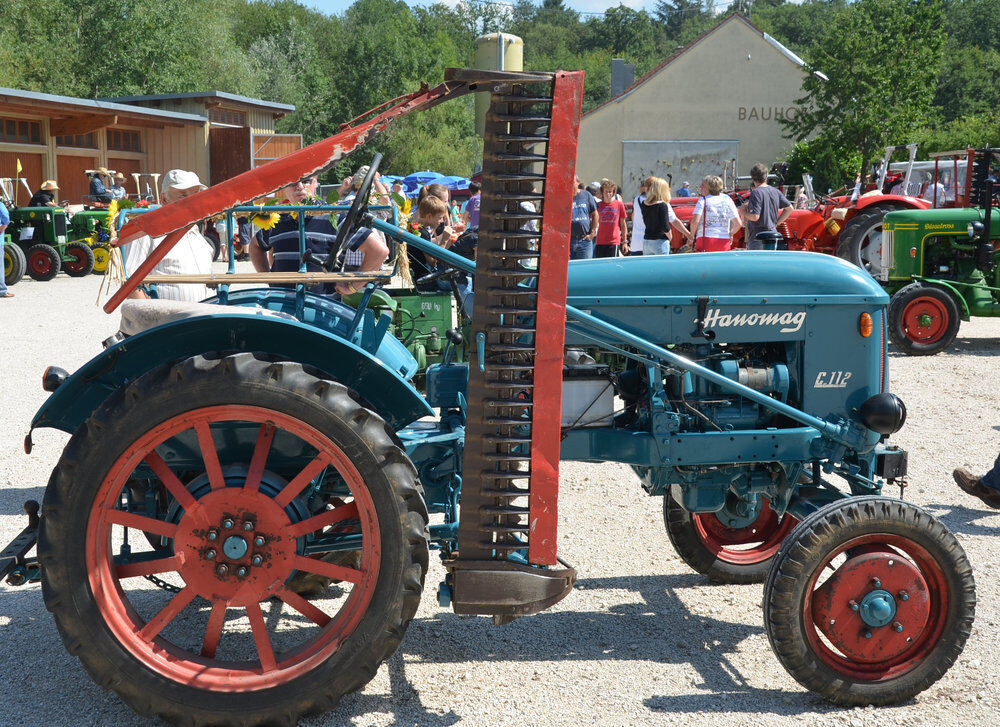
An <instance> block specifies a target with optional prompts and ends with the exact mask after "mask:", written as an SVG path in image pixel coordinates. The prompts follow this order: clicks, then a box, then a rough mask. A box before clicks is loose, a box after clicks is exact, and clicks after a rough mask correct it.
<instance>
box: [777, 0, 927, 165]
mask: <svg viewBox="0 0 1000 727" xmlns="http://www.w3.org/2000/svg"><path fill="white" fill-rule="evenodd" d="M943 23H944V13H943V12H942V6H941V3H940V2H938V1H937V0H858V1H857V2H856V3H853V4H851V5H849V6H848V7H847V8H846V9H844V10H838V11H835V12H834V13H833V16H832V17H831V18H830V20H829V22H828V23H827V25H826V26H825V27H824V28H823V30H822V31H821V33H820V40H819V42H818V43H817V44H816V45H815V46H814V49H813V52H812V58H811V59H810V62H809V64H808V66H807V70H808V71H809V72H810V73H809V75H808V76H807V77H806V79H805V80H804V81H803V84H802V87H803V91H804V94H803V96H802V97H801V98H799V99H797V100H796V103H797V104H798V106H799V107H800V112H799V114H798V116H796V117H795V118H793V119H791V120H790V121H787V122H784V123H785V125H786V127H787V129H786V134H787V135H788V136H790V137H791V138H795V139H802V138H804V137H807V136H810V135H813V134H815V135H816V136H817V138H818V139H819V140H821V141H820V142H818V143H825V144H828V145H829V146H830V148H831V149H832V150H833V151H834V152H836V153H839V154H841V155H844V156H847V155H849V154H851V153H852V152H854V151H857V152H860V155H861V164H860V165H859V170H860V171H862V172H863V171H864V170H865V169H866V167H867V166H868V162H869V161H870V160H872V159H874V158H875V156H876V154H877V152H878V150H879V149H880V148H882V147H885V146H887V145H888V144H899V143H903V142H905V141H907V140H909V139H911V138H913V136H914V134H915V133H916V132H917V130H918V129H920V128H922V127H923V126H924V125H925V123H926V122H927V121H928V117H929V107H930V103H931V100H932V99H933V95H934V88H935V82H936V79H937V73H938V68H939V66H940V62H941V53H942V49H943V47H944V39H945V36H944V31H943ZM816 72H822V73H824V74H826V77H821V76H819V75H818V74H817V73H816Z"/></svg>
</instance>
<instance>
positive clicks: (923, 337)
mask: <svg viewBox="0 0 1000 727" xmlns="http://www.w3.org/2000/svg"><path fill="white" fill-rule="evenodd" d="M888 318H889V324H888V329H889V338H890V339H891V340H892V342H893V344H894V345H895V346H896V347H897V348H899V349H900V350H901V351H903V352H904V353H908V354H911V355H915V356H926V355H930V354H935V353H937V352H938V351H941V350H942V349H944V348H947V347H948V346H949V345H950V344H951V342H952V341H954V340H955V336H957V335H958V328H959V326H960V325H961V323H962V321H961V318H960V316H959V311H958V305H957V304H956V302H955V299H954V298H953V297H952V296H951V294H950V293H948V292H947V291H945V290H943V289H942V288H939V287H937V286H934V285H927V284H925V283H910V284H909V285H907V286H906V287H904V288H901V289H900V290H899V291H897V292H896V293H895V294H894V295H893V296H892V298H891V299H890V301H889V309H888Z"/></svg>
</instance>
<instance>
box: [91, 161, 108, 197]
mask: <svg viewBox="0 0 1000 727" xmlns="http://www.w3.org/2000/svg"><path fill="white" fill-rule="evenodd" d="M107 176H108V170H107V169H106V168H105V167H98V168H97V170H96V171H95V172H94V173H93V175H91V177H90V201H91V202H101V203H103V204H110V203H111V193H110V192H108V189H107V187H105V186H104V181H103V180H104V178H105V177H107Z"/></svg>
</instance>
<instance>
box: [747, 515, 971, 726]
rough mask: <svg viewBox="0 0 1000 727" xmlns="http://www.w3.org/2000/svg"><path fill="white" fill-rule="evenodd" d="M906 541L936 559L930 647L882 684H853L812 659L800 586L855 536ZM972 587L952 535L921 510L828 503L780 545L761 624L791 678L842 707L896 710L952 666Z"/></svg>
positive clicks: (967, 626) (965, 631)
mask: <svg viewBox="0 0 1000 727" xmlns="http://www.w3.org/2000/svg"><path fill="white" fill-rule="evenodd" d="M871 533H886V534H892V535H898V536H902V537H905V538H907V539H908V540H910V541H911V542H914V543H916V544H917V545H919V546H920V547H921V548H923V549H925V550H926V551H927V552H928V553H930V554H931V556H932V557H933V558H934V560H935V561H936V563H937V565H938V566H939V568H940V570H941V572H942V573H943V574H944V576H945V578H946V579H947V585H948V595H949V599H948V604H949V606H948V614H947V616H946V619H945V624H944V629H943V631H942V634H941V638H940V639H939V641H938V643H937V644H936V645H934V647H933V649H932V651H931V652H930V653H929V654H928V655H927V656H926V657H925V658H924V659H923V660H922V661H921V662H920V663H919V664H917V665H916V666H914V667H913V668H912V669H910V670H909V671H906V672H904V673H902V674H900V675H899V676H896V677H893V678H890V679H886V680H883V681H855V680H851V679H849V678H848V677H846V676H845V675H843V674H840V673H838V672H836V671H835V670H833V669H831V668H829V667H828V666H827V665H826V664H824V663H823V662H822V661H820V660H819V658H818V657H817V656H816V654H815V653H814V652H813V650H812V649H811V648H810V646H809V642H808V641H807V639H806V637H805V631H804V629H805V628H812V626H811V624H810V625H808V626H807V625H806V623H805V622H806V621H807V620H808V616H805V615H804V614H803V603H804V597H805V591H806V588H807V587H808V586H809V584H810V582H811V580H812V577H813V574H814V573H815V571H816V570H818V569H821V568H823V562H824V559H825V558H826V556H827V554H829V553H830V551H831V550H833V549H834V548H836V547H837V546H839V545H841V544H842V543H844V542H845V541H847V540H849V539H851V538H854V537H857V536H859V535H865V534H871ZM975 610H976V587H975V582H974V580H973V576H972V566H971V565H970V563H969V560H968V558H966V555H965V551H964V550H963V549H962V546H961V545H960V544H959V542H958V540H957V539H956V538H955V536H954V535H953V534H952V533H951V531H950V530H948V528H947V527H945V526H944V524H942V523H941V521H939V520H938V519H936V518H935V517H933V516H932V515H931V514H930V513H928V512H927V511H925V510H923V509H921V508H919V507H917V506H916V505H912V504H910V503H907V502H903V501H901V500H896V499H893V498H889V497H882V496H866V497H850V498H846V499H843V500H838V501H836V502H833V503H830V504H829V505H826V506H825V507H822V508H820V509H819V510H817V511H816V512H814V513H813V514H812V515H810V516H809V517H807V518H806V519H805V520H803V521H802V522H801V523H799V525H798V526H797V527H796V528H795V529H794V530H793V531H792V533H791V535H789V536H788V537H787V538H786V539H785V542H784V543H783V544H782V546H781V549H780V550H779V551H778V555H777V556H776V557H775V559H774V563H773V565H772V567H771V572H770V573H769V574H768V577H767V581H766V583H765V584H764V625H765V628H766V629H767V636H768V639H769V640H770V642H771V648H772V649H773V650H774V653H775V655H776V656H777V657H778V660H779V661H780V662H781V663H782V665H783V666H784V667H785V669H787V670H788V673H789V674H791V675H792V677H794V678H795V680H796V681H797V682H798V683H799V684H801V685H802V686H804V687H805V688H806V689H809V690H811V691H813V692H815V693H816V694H818V695H820V696H821V697H823V698H824V699H826V700H828V701H830V702H833V703H834V704H838V705H841V706H845V707H856V706H863V705H869V704H871V705H876V706H879V705H889V704H899V703H901V702H905V701H906V700H908V699H910V698H912V697H913V696H915V695H916V694H919V693H920V692H922V691H923V690H925V689H927V688H928V687H929V686H931V685H932V684H933V683H934V682H936V681H937V680H938V679H940V678H941V677H942V676H943V675H944V674H945V672H947V671H948V669H949V668H950V667H951V665H952V664H954V663H955V660H956V659H958V656H959V654H961V653H962V649H963V648H964V646H965V642H966V639H968V637H969V634H970V632H971V631H972V622H973V620H974V618H975Z"/></svg>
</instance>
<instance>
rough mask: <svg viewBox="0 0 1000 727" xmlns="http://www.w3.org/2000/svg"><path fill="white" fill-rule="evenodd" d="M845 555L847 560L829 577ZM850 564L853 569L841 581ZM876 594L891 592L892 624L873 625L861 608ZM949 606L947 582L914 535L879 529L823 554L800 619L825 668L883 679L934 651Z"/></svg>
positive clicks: (857, 677) (860, 678) (902, 671)
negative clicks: (866, 599) (884, 531)
mask: <svg viewBox="0 0 1000 727" xmlns="http://www.w3.org/2000/svg"><path fill="white" fill-rule="evenodd" d="M842 554H848V556H849V557H848V558H847V559H846V560H845V561H844V562H843V563H841V564H840V565H838V566H837V568H836V569H834V570H833V573H832V574H830V573H829V569H830V568H832V567H833V566H832V562H833V561H834V560H835V559H836V558H837V557H838V556H840V555H842ZM890 564H892V565H890ZM893 568H896V569H899V572H897V573H894V572H893ZM845 569H852V570H851V572H849V573H847V574H846V577H844V578H842V579H841V580H839V581H838V580H836V579H837V577H838V575H841V574H842V573H843V571H844V570H845ZM823 576H828V578H827V580H824V582H823V584H822V585H820V584H819V581H820V579H821V577H823ZM876 579H877V580H876ZM831 582H833V586H832V587H830V585H829V584H830V583H831ZM879 592H883V593H889V594H890V595H891V596H892V601H893V603H894V610H893V613H892V615H891V617H890V618H889V620H888V622H887V623H885V624H884V625H875V626H873V625H871V624H869V623H866V622H865V621H864V620H863V619H862V617H861V610H862V609H863V607H864V605H865V604H864V599H865V598H866V597H868V598H870V597H871V596H872V594H877V593H879ZM904 592H905V595H901V594H904ZM903 598H905V599H906V600H903ZM948 604H949V595H948V584H947V579H946V577H945V574H944V572H943V571H942V569H941V567H940V565H939V564H938V562H937V561H936V560H935V559H934V557H933V556H932V555H931V554H930V553H928V552H927V550H925V549H924V548H922V547H921V546H919V545H917V544H916V543H914V542H913V541H912V540H910V539H909V538H906V537H904V536H900V535H892V534H886V533H881V534H870V535H865V536H861V537H858V538H854V539H852V540H849V541H847V542H846V543H843V544H841V545H840V546H839V547H838V548H837V549H836V550H834V551H832V552H831V553H830V554H828V555H827V556H826V557H825V558H824V559H823V561H822V562H821V563H820V564H819V566H818V567H817V568H815V569H814V570H813V572H812V575H811V577H810V579H809V583H808V585H807V587H806V591H805V600H804V603H803V609H802V616H801V617H802V621H803V627H804V631H805V635H806V641H807V644H808V647H809V648H810V649H811V651H812V652H813V653H814V654H815V655H816V656H817V657H818V658H819V660H820V661H822V662H823V663H824V664H825V665H826V666H827V667H829V668H830V669H832V670H833V671H835V672H836V673H837V674H839V675H841V676H843V677H845V678H847V679H851V680H853V681H860V682H878V681H884V680H887V679H894V678H897V677H899V676H901V675H903V674H905V673H906V672H909V671H911V670H913V669H915V668H916V667H917V666H919V665H920V664H922V663H923V662H924V661H925V660H926V659H927V658H928V657H929V656H930V654H931V652H932V651H933V650H934V647H935V646H936V645H937V644H938V642H939V641H940V639H941V634H942V633H943V632H944V626H945V620H946V618H947V614H948Z"/></svg>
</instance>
